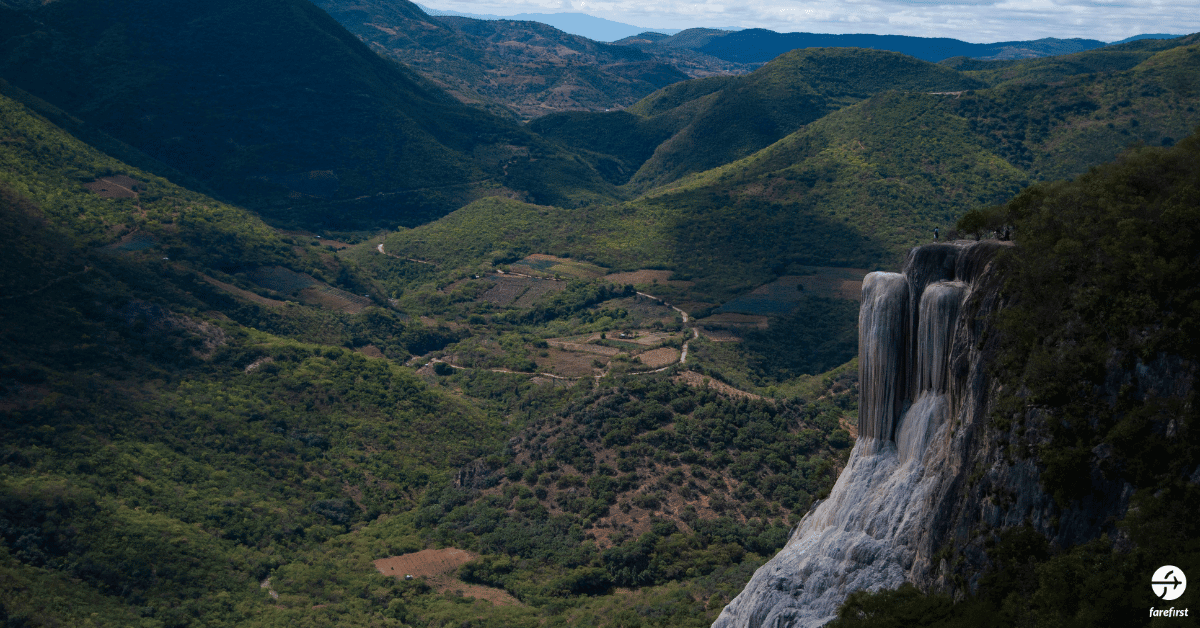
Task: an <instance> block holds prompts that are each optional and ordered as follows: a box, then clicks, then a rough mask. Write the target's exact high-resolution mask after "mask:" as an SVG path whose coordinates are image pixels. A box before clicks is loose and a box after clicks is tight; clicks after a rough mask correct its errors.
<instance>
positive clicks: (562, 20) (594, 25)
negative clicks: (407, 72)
mask: <svg viewBox="0 0 1200 628" xmlns="http://www.w3.org/2000/svg"><path fill="white" fill-rule="evenodd" d="M417 6H419V7H421V9H423V10H424V11H425V12H426V13H428V14H430V15H434V16H441V15H452V16H455V17H469V18H474V19H476V20H518V21H528V22H541V23H543V24H549V25H550V26H553V27H554V28H557V29H558V30H560V31H563V32H566V33H571V34H572V35H582V36H583V37H587V38H588V39H594V40H596V41H616V40H618V39H623V38H625V37H631V36H633V35H637V34H639V33H643V32H646V31H654V32H658V33H665V34H667V35H674V34H675V33H678V32H679V31H680V29H678V28H646V27H644V26H634V25H632V24H624V23H622V22H614V21H612V20H606V19H604V18H602V17H594V16H591V15H588V14H586V13H520V14H517V15H491V14H486V13H461V12H459V11H448V10H444V9H434V8H432V7H427V6H425V5H423V4H417Z"/></svg>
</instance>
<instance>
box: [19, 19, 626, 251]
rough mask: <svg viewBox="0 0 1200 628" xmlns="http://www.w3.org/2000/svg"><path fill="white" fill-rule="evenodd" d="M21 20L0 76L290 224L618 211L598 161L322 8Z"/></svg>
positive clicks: (383, 222) (388, 222)
mask: <svg viewBox="0 0 1200 628" xmlns="http://www.w3.org/2000/svg"><path fill="white" fill-rule="evenodd" d="M3 10H4V11H5V15H6V16H11V15H13V13H14V10H13V9H8V8H5V9H3ZM18 15H19V16H20V17H24V18H27V19H25V20H23V21H22V20H18V19H15V18H14V19H13V20H11V21H8V20H6V21H7V23H8V24H9V26H8V28H9V29H10V31H12V32H11V33H10V36H9V37H8V38H7V39H6V41H5V42H4V44H3V48H2V49H0V76H3V77H4V78H5V79H6V80H8V81H9V82H11V83H13V84H14V85H16V86H18V87H20V88H22V89H24V90H25V91H27V92H30V93H32V94H34V95H36V96H38V97H40V98H42V99H44V100H45V101H48V102H50V103H51V104H53V105H55V106H57V107H60V108H62V109H64V110H66V111H67V112H69V113H71V114H72V115H75V116H77V117H79V118H81V119H83V120H84V121H85V122H86V123H88V124H90V125H93V126H95V127H98V128H99V129H101V130H103V131H105V132H107V133H108V134H110V135H112V136H115V137H116V138H117V139H119V140H122V141H124V142H125V143H127V144H129V145H132V146H133V147H135V148H137V149H140V150H141V151H143V152H145V153H147V154H149V155H150V156H151V157H153V158H155V159H157V160H159V161H161V162H163V163H165V164H167V165H169V166H171V167H173V168H175V169H177V170H180V171H182V172H184V173H185V174H187V175H190V176H193V177H195V178H196V179H199V180H200V181H202V182H204V183H205V184H207V185H208V186H209V187H210V188H211V189H213V190H215V191H216V192H217V193H219V194H220V195H221V196H222V197H224V198H227V199H229V200H233V201H237V202H241V203H245V204H247V205H248V206H250V207H252V208H254V209H255V210H257V211H260V212H262V213H263V214H264V215H266V216H269V217H270V218H271V219H273V220H276V221H279V222H283V223H292V224H302V225H326V226H340V227H342V228H348V227H359V228H361V227H366V226H381V225H393V226H394V225H395V224H419V223H420V222H423V221H426V220H429V219H431V218H434V217H437V216H439V215H441V214H444V213H446V212H448V211H450V210H452V209H454V208H456V207H458V206H460V205H462V204H463V203H465V202H468V201H469V200H471V199H473V198H478V197H479V196H481V195H487V194H516V195H524V196H527V197H528V198H530V199H531V200H535V201H538V202H546V203H556V204H565V205H571V204H574V203H577V202H581V201H583V200H589V201H596V200H600V199H606V198H611V192H612V190H611V189H610V188H609V186H607V185H606V184H605V183H604V182H603V181H602V180H601V179H600V178H599V176H598V175H597V174H596V173H595V172H593V171H592V170H591V169H590V168H589V167H587V166H586V165H584V164H582V163H580V162H579V161H577V160H576V159H574V158H573V157H572V156H570V155H569V154H566V153H564V152H563V151H562V150H561V149H558V148H555V147H554V146H552V145H550V144H548V143H547V142H544V141H542V140H541V139H539V138H537V137H536V136H533V135H531V134H529V133H528V132H526V131H524V130H522V129H521V128H519V127H518V126H516V125H515V124H514V123H512V122H509V121H506V120H502V119H500V118H497V117H495V116H492V115H488V114H485V113H482V112H480V111H479V110H477V109H474V108H470V107H467V106H465V105H462V104H461V103H459V102H458V101H457V100H455V99H454V98H452V97H450V96H449V95H447V94H445V93H444V92H442V91H441V90H440V89H438V88H437V87H435V86H434V85H432V84H431V83H430V82H429V81H427V80H425V79H423V78H421V77H420V76H419V75H417V74H416V73H414V72H412V71H411V70H408V69H407V68H404V67H402V66H400V65H398V64H396V63H394V62H391V61H387V60H385V59H383V58H381V57H379V56H378V55H377V54H375V53H374V52H372V51H371V50H370V49H369V48H367V47H366V46H365V45H364V44H363V43H362V42H360V41H359V40H358V39H357V38H356V37H354V36H353V35H352V34H350V33H349V32H347V31H346V30H345V29H344V28H342V27H341V26H340V25H338V24H337V23H336V22H335V21H334V20H333V19H332V18H330V17H329V15H328V14H326V13H324V12H323V11H321V10H320V9H318V8H316V7H315V6H313V5H312V4H310V3H308V2H307V1H306V0H256V1H255V2H251V3H245V2H237V3H234V2H208V3H200V4H190V5H182V4H169V5H163V4H161V3H154V2H140V1H139V2H105V1H101V0H64V1H62V2H54V3H50V4H46V5H38V6H36V7H33V8H29V9H24V10H23V11H22V12H21V13H19V14H18ZM22 24H23V26H22ZM180 24H184V25H186V26H185V27H182V28H181V27H179V25H180Z"/></svg>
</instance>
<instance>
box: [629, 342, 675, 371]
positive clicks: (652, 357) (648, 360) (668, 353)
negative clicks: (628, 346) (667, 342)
mask: <svg viewBox="0 0 1200 628" xmlns="http://www.w3.org/2000/svg"><path fill="white" fill-rule="evenodd" d="M638 359H639V360H641V361H642V364H645V365H646V366H648V367H650V368H655V369H656V368H662V367H664V366H670V365H672V364H674V363H676V362H678V361H679V349H676V348H675V347H659V348H657V349H651V350H649V351H647V352H645V353H641V354H638Z"/></svg>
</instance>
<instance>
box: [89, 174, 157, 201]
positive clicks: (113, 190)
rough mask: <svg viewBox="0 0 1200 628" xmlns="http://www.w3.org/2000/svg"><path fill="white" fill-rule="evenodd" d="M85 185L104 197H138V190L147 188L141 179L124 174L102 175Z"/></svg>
mask: <svg viewBox="0 0 1200 628" xmlns="http://www.w3.org/2000/svg"><path fill="white" fill-rule="evenodd" d="M83 187H85V188H87V189H88V190H90V191H91V192H92V193H94V194H96V195H97V196H100V197H102V198H137V193H138V190H143V189H145V186H144V185H143V184H142V182H141V181H138V180H137V179H134V178H133V177H130V176H126V175H123V174H118V175H115V176H111V177H101V178H99V179H96V180H95V181H92V182H90V183H84V184H83Z"/></svg>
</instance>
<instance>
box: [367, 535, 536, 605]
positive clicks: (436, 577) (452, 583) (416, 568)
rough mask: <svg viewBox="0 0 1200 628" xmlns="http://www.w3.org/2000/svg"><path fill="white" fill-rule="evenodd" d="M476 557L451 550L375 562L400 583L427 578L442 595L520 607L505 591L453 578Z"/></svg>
mask: <svg viewBox="0 0 1200 628" xmlns="http://www.w3.org/2000/svg"><path fill="white" fill-rule="evenodd" d="M475 558H477V556H476V555H475V554H472V553H471V552H467V551H464V550H460V549H455V548H452V547H448V548H445V549H427V550H421V551H419V552H414V553H412V554H404V555H401V556H391V557H389V558H380V559H379V560H376V561H374V565H375V569H377V570H379V573H381V574H383V575H385V576H395V577H396V578H399V579H401V580H403V579H404V578H405V576H412V577H414V578H424V579H425V582H426V583H427V584H429V586H431V587H433V588H434V589H436V590H437V591H438V592H440V593H447V592H449V593H456V594H459V593H461V594H462V596H463V597H473V598H476V599H480V600H487V601H489V602H491V603H492V604H495V605H497V606H506V605H514V604H520V603H521V602H520V600H518V599H517V598H515V597H513V596H511V595H509V594H508V593H507V592H506V591H504V590H502V589H496V588H493V587H485V586H480V585H477V584H467V583H465V582H463V581H461V580H459V579H458V578H455V577H454V572H455V571H457V570H458V568H459V567H461V566H463V565H465V564H467V563H468V562H470V561H472V560H474V559H475Z"/></svg>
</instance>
